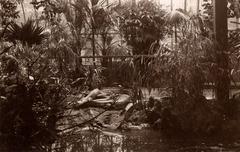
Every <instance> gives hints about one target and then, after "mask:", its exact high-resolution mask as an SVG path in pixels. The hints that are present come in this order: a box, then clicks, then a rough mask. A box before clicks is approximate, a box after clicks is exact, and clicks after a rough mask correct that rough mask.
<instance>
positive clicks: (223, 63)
mask: <svg viewBox="0 0 240 152" xmlns="http://www.w3.org/2000/svg"><path fill="white" fill-rule="evenodd" d="M213 4H214V33H215V40H216V42H217V46H216V58H217V64H218V74H217V77H216V97H217V100H218V101H219V102H220V104H222V105H224V104H225V103H226V102H227V101H228V99H229V88H230V79H229V75H228V74H229V57H228V53H227V52H228V50H227V49H228V47H227V45H228V44H227V43H228V38H227V33H228V26H227V0H213Z"/></svg>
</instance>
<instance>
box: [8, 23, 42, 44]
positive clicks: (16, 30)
mask: <svg viewBox="0 0 240 152" xmlns="http://www.w3.org/2000/svg"><path fill="white" fill-rule="evenodd" d="M43 31H44V28H43V27H41V26H39V25H37V24H36V23H35V22H34V21H33V20H27V21H26V22H25V23H22V24H21V25H19V24H16V23H12V24H11V25H10V26H9V27H8V28H7V31H6V38H7V40H8V41H10V42H13V43H16V41H20V42H22V44H23V45H28V46H32V45H34V44H41V43H42V41H43V40H44V39H45V38H46V34H44V33H43Z"/></svg>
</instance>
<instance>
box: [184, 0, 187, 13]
mask: <svg viewBox="0 0 240 152" xmlns="http://www.w3.org/2000/svg"><path fill="white" fill-rule="evenodd" d="M184 10H185V11H187V0H184Z"/></svg>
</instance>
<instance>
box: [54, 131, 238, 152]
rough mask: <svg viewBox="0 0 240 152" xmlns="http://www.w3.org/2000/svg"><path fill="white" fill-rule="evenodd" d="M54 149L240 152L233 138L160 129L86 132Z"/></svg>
mask: <svg viewBox="0 0 240 152" xmlns="http://www.w3.org/2000/svg"><path fill="white" fill-rule="evenodd" d="M52 151H54V152H239V151H240V143H239V142H233V141H231V142H230V141H227V142H226V141H225V142H220V141H218V140H211V141H209V140H200V139H194V138H192V139H189V138H186V139H185V138H181V139H176V138H163V137H162V136H161V134H160V133H159V132H156V131H149V130H146V131H131V132H128V133H111V132H96V131H94V132H82V133H81V134H76V135H71V136H66V137H64V138H61V139H59V140H58V141H57V142H56V143H55V144H54V145H53V146H52Z"/></svg>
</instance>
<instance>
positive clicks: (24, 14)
mask: <svg viewBox="0 0 240 152" xmlns="http://www.w3.org/2000/svg"><path fill="white" fill-rule="evenodd" d="M20 4H21V8H22V12H23V19H24V22H26V13H25V9H24V6H23V0H22V1H21V2H20Z"/></svg>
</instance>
